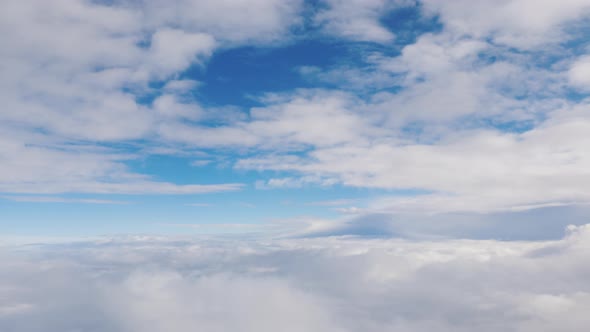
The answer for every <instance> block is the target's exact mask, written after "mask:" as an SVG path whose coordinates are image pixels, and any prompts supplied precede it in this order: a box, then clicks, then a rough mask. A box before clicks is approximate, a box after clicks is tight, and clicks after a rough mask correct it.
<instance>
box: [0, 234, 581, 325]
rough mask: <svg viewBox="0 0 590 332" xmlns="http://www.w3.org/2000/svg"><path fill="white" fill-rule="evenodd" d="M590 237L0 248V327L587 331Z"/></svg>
mask: <svg viewBox="0 0 590 332" xmlns="http://www.w3.org/2000/svg"><path fill="white" fill-rule="evenodd" d="M589 236H590V235H589V230H588V226H580V227H573V226H572V227H570V228H569V229H568V233H567V236H566V237H565V238H563V239H561V240H558V241H552V242H496V241H481V240H480V241H473V240H441V241H433V242H429V241H421V242H420V241H418V242H408V241H403V240H370V239H360V238H338V237H336V238H319V239H317V238H316V239H297V240H295V239H285V240H241V241H235V240H223V239H220V238H218V239H216V240H213V239H209V240H208V239H200V240H189V239H167V238H154V237H128V238H118V239H103V240H96V241H90V242H77V243H70V244H67V243H64V244H59V245H57V244H55V245H44V246H34V247H31V246H28V247H26V246H25V247H16V246H11V247H4V249H3V253H2V267H1V268H0V285H1V287H0V292H1V294H2V296H1V297H0V328H1V329H2V330H3V331H7V332H16V331H18V332H36V331H46V330H48V329H49V330H56V331H57V330H59V331H103V332H109V331H129V332H135V331H137V332H139V331H142V332H160V331H162V332H163V331H170V330H177V331H185V330H193V329H206V330H208V331H220V332H221V331H235V330H236V329H240V330H242V331H276V330H277V329H279V330H283V331H301V330H305V331H310V332H313V331H392V330H395V331H412V332H419V331H432V330H433V329H434V330H437V331H473V330H474V329H477V330H480V331H498V330H502V331H523V332H526V331H538V330H543V331H564V330H567V331H572V332H574V331H584V330H585V327H586V326H587V324H588V323H589V321H588V317H587V314H586V313H587V311H588V309H590V289H589V288H588V283H587V279H588V277H590V275H589V274H590V270H589V269H588V267H587V264H585V262H586V261H587V260H588V259H589V258H590V257H588V254H589V252H590V251H589V250H588V249H589V247H588V245H589V243H590V242H589V241H590V237H589ZM9 249H10V251H9Z"/></svg>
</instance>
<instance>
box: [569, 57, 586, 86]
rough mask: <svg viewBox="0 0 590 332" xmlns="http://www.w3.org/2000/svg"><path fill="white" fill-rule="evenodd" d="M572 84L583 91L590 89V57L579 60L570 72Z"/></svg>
mask: <svg viewBox="0 0 590 332" xmlns="http://www.w3.org/2000/svg"><path fill="white" fill-rule="evenodd" d="M568 76H569V81H570V84H572V85H573V86H574V87H577V88H580V89H581V90H588V89H589V87H590V78H589V77H590V56H588V55H586V56H583V57H581V58H579V59H577V60H576V61H575V62H574V63H573V64H572V66H571V67H570V69H569V72H568Z"/></svg>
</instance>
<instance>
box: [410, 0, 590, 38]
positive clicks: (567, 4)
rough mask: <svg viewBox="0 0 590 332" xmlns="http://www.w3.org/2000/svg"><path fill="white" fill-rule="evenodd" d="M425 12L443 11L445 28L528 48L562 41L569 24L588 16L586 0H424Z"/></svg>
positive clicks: (435, 12)
mask: <svg viewBox="0 0 590 332" xmlns="http://www.w3.org/2000/svg"><path fill="white" fill-rule="evenodd" d="M421 2H422V4H423V5H424V8H425V11H426V12H429V11H430V12H431V13H432V14H437V15H440V20H441V21H442V23H443V24H444V25H445V29H447V30H449V31H453V32H454V33H456V34H459V35H470V36H473V37H476V38H486V37H491V38H492V39H493V40H494V42H496V43H499V44H505V45H508V46H512V47H516V48H521V49H528V48H534V47H538V46H540V45H543V44H545V43H555V42H561V41H562V40H563V39H564V38H565V39H567V38H568V35H567V34H566V33H565V32H564V28H565V27H566V26H567V24H570V23H572V22H575V21H576V20H579V19H582V18H587V17H588V15H589V14H590V4H589V3H588V1H586V0H566V1H560V2H555V1H552V0H542V1H539V0H503V1H500V2H498V1H495V0H477V1H470V0H462V1H438V0H423V1H421Z"/></svg>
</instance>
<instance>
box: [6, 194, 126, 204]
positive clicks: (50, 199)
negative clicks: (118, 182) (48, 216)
mask: <svg viewBox="0 0 590 332" xmlns="http://www.w3.org/2000/svg"><path fill="white" fill-rule="evenodd" d="M1 198H3V199H7V200H10V201H14V202H33V203H83V204H128V203H129V202H125V201H114V200H108V199H93V198H66V197H56V196H34V195H30V196H29V195H28V196H17V195H10V196H1Z"/></svg>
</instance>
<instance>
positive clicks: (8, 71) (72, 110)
mask: <svg viewBox="0 0 590 332" xmlns="http://www.w3.org/2000/svg"><path fill="white" fill-rule="evenodd" d="M299 7H300V4H299V3H298V2H297V1H290V2H289V3H288V4H287V3H284V2H282V1H274V0H261V1H239V0H238V1H221V2H219V1H218V2H215V3H211V2H209V1H184V0H181V1H176V2H174V3H172V2H169V1H165V2H161V1H111V2H108V3H105V2H96V1H78V0H63V1H55V2H51V3H48V2H46V1H36V0H33V1H26V2H22V1H8V2H7V3H6V4H5V5H4V10H3V11H2V13H0V22H1V23H0V31H1V32H2V33H0V35H1V37H0V42H1V43H2V44H3V45H4V47H3V51H2V52H1V54H0V60H1V61H2V63H3V66H2V75H1V76H2V78H1V79H0V88H1V90H2V92H1V93H0V96H1V98H2V100H3V104H2V106H1V108H0V123H1V124H0V145H2V146H3V147H4V148H3V149H2V150H1V151H0V158H1V159H3V160H7V161H6V162H3V163H2V166H1V173H2V176H1V177H2V178H1V179H0V191H2V192H39V193H50V192H95V193H198V192H210V191H219V190H222V191H223V190H233V189H236V188H237V187H238V186H236V185H234V184H220V185H213V186H209V185H206V186H204V185H203V186H201V185H189V186H180V185H176V184H172V183H160V182H155V181H151V180H150V179H149V178H148V177H146V176H143V175H141V174H136V173H134V172H132V171H131V170H129V169H128V168H127V167H126V165H125V163H126V160H129V158H136V157H137V156H129V155H130V154H131V155H132V154H133V153H134V152H133V151H129V150H128V149H123V150H124V151H117V150H115V149H101V147H100V144H101V143H104V142H108V143H111V142H126V143H127V142H130V141H134V140H145V139H150V138H153V137H154V136H155V134H156V133H157V132H158V129H157V128H158V127H159V126H164V127H165V126H167V125H168V123H170V122H174V121H182V120H187V119H189V120H194V119H196V118H199V117H200V116H202V113H203V111H202V109H201V107H200V106H199V104H198V103H197V102H196V101H195V100H185V99H186V98H181V97H180V96H181V95H183V94H184V93H185V92H186V90H187V88H191V87H194V86H195V85H196V82H194V81H190V80H178V79H176V76H177V75H178V74H179V73H181V72H183V71H185V70H186V69H188V68H190V66H195V65H201V66H202V65H203V64H204V63H205V62H206V60H207V59H209V58H210V56H211V55H212V54H213V52H214V51H215V50H216V49H218V48H219V47H233V46H236V45H241V44H243V43H246V42H247V43H250V44H258V43H260V44H263V43H274V42H277V41H278V39H279V37H282V36H285V35H288V29H289V27H290V26H291V25H293V24H297V20H298V18H297V15H296V14H297V12H298V10H299ZM248 12H251V13H254V12H255V13H257V19H256V20H244V19H243V15H245V14H246V15H247V13H248ZM154 81H157V82H163V83H166V84H165V85H164V87H163V88H162V91H161V92H163V95H162V96H156V97H157V98H155V101H154V102H153V104H150V103H143V102H140V101H139V100H140V99H141V98H143V97H144V96H146V95H149V94H151V93H153V91H151V88H150V84H151V83H152V82H154ZM159 93H160V92H158V94H159ZM64 146H65V147H67V146H70V148H64ZM89 148H90V149H93V151H91V152H88V150H87V149H89ZM122 154H127V155H126V156H122Z"/></svg>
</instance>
